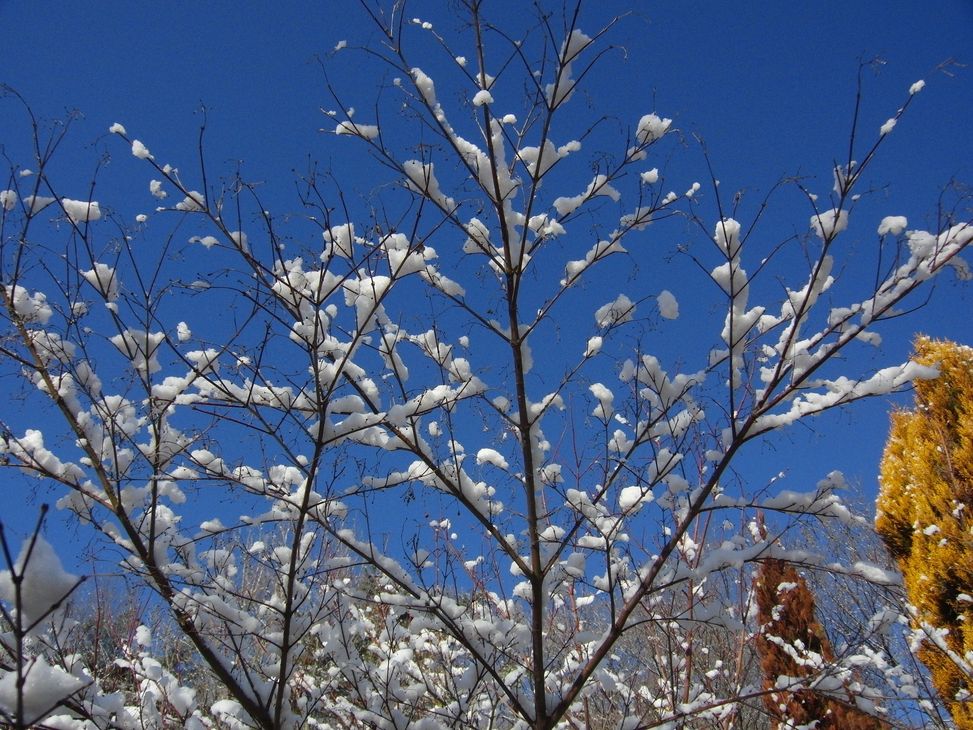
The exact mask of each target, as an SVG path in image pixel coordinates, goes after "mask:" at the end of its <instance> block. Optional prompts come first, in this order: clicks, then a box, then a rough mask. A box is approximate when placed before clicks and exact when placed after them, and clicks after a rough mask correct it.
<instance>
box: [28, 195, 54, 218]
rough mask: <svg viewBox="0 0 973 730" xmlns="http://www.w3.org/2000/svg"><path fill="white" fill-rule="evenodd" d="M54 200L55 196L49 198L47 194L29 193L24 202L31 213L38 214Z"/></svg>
mask: <svg viewBox="0 0 973 730" xmlns="http://www.w3.org/2000/svg"><path fill="white" fill-rule="evenodd" d="M54 200H55V199H54V198H49V197H47V196H46V195H28V196H27V197H26V198H24V204H25V205H26V206H27V210H28V212H29V213H30V214H31V215H36V214H37V213H40V212H41V211H42V210H44V208H46V207H47V206H49V205H50V204H51V203H53V202H54Z"/></svg>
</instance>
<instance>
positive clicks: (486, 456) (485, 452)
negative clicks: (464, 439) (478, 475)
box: [476, 449, 509, 469]
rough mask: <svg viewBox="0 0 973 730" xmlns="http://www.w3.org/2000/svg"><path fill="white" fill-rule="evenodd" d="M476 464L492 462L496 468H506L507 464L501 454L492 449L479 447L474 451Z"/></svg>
mask: <svg viewBox="0 0 973 730" xmlns="http://www.w3.org/2000/svg"><path fill="white" fill-rule="evenodd" d="M476 463H477V464H492V465H493V466H495V467H497V468H498V469H506V468H507V467H508V466H509V464H508V463H507V460H506V459H504V458H503V454H501V453H500V452H498V451H496V450H494V449H480V450H479V451H477V452H476Z"/></svg>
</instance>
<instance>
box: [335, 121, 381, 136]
mask: <svg viewBox="0 0 973 730" xmlns="http://www.w3.org/2000/svg"><path fill="white" fill-rule="evenodd" d="M334 133H335V134H351V135H354V136H355V137H361V138H362V139H375V138H376V137H378V126H377V125H375V124H357V123H355V122H351V121H347V122H339V123H338V126H337V127H335V130H334Z"/></svg>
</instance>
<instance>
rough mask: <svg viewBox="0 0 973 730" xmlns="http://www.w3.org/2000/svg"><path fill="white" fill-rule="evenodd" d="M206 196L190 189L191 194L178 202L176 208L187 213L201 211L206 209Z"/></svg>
mask: <svg viewBox="0 0 973 730" xmlns="http://www.w3.org/2000/svg"><path fill="white" fill-rule="evenodd" d="M205 206H206V198H205V197H203V194H202V193H200V192H198V191H196V190H190V191H189V195H187V196H186V197H185V198H183V199H182V201H181V202H179V203H176V210H183V211H186V212H187V213H200V212H202V211H203V210H205V209H206V208H205Z"/></svg>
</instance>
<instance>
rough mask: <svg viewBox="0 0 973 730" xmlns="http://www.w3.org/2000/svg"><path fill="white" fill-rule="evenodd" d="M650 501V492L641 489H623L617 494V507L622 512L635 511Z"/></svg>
mask: <svg viewBox="0 0 973 730" xmlns="http://www.w3.org/2000/svg"><path fill="white" fill-rule="evenodd" d="M652 500H653V496H652V491H651V490H649V489H643V488H642V487H625V488H624V489H623V490H622V491H621V492H619V494H618V506H619V507H620V508H621V510H622V512H632V511H636V510H638V509H640V508H641V507H642V506H643V505H646V504H648V503H649V502H651V501H652Z"/></svg>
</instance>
